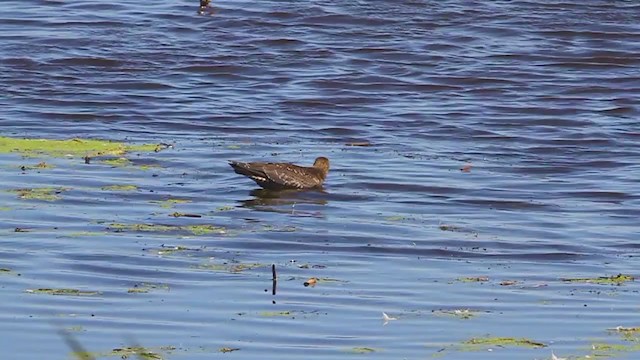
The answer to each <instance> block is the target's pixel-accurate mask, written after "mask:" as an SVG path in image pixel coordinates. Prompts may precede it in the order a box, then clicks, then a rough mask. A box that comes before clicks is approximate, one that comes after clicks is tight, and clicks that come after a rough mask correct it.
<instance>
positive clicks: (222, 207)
mask: <svg viewBox="0 0 640 360" xmlns="http://www.w3.org/2000/svg"><path fill="white" fill-rule="evenodd" d="M233 209H235V207H233V206H220V207H219V208H217V209H216V211H231V210H233Z"/></svg>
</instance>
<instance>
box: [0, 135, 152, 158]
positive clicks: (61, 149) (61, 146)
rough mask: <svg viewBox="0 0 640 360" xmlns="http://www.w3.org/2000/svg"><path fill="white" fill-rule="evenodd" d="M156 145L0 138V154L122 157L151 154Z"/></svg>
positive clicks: (86, 140)
mask: <svg viewBox="0 0 640 360" xmlns="http://www.w3.org/2000/svg"><path fill="white" fill-rule="evenodd" d="M156 146H157V145H156V144H144V145H129V144H125V143H121V142H114V141H105V140H89V139H77V138H76V139H68V140H51V139H17V138H10V137H4V136H0V154H3V153H19V154H21V155H25V156H34V155H39V154H44V155H49V156H57V157H61V156H87V157H96V156H122V155H124V154H126V153H128V152H134V151H140V152H152V151H154V150H155V149H156Z"/></svg>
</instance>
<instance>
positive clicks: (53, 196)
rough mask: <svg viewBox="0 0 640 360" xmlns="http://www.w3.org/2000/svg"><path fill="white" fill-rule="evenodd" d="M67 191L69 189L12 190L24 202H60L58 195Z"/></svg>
mask: <svg viewBox="0 0 640 360" xmlns="http://www.w3.org/2000/svg"><path fill="white" fill-rule="evenodd" d="M67 190H69V189H65V188H32V189H16V190H10V191H11V192H13V193H16V194H18V198H19V199H22V200H41V201H56V200H60V196H59V195H58V194H60V193H62V192H63V191H67Z"/></svg>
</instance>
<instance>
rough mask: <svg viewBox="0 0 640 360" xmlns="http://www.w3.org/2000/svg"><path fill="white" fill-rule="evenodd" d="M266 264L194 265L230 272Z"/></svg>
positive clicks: (238, 271)
mask: <svg viewBox="0 0 640 360" xmlns="http://www.w3.org/2000/svg"><path fill="white" fill-rule="evenodd" d="M268 266H269V265H267V264H259V263H251V264H242V263H231V264H226V263H225V264H200V265H198V266H196V268H197V269H201V270H212V271H226V272H230V273H234V274H237V273H241V272H243V271H246V270H253V269H257V268H261V267H268Z"/></svg>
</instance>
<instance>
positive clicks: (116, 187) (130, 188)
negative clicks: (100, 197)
mask: <svg viewBox="0 0 640 360" xmlns="http://www.w3.org/2000/svg"><path fill="white" fill-rule="evenodd" d="M100 189H101V190H104V191H136V190H138V187H137V186H135V185H109V186H103V187H101V188H100Z"/></svg>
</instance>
